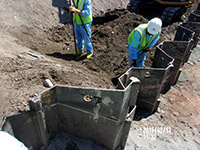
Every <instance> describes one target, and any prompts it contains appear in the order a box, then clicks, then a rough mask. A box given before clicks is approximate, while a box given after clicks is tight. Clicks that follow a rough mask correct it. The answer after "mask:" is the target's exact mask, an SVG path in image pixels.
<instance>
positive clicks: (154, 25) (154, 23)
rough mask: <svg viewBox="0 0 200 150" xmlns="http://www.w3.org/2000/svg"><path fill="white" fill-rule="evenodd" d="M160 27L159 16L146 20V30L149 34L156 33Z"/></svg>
mask: <svg viewBox="0 0 200 150" xmlns="http://www.w3.org/2000/svg"><path fill="white" fill-rule="evenodd" d="M161 28H162V21H161V19H160V18H157V17H156V18H153V19H151V20H150V21H149V22H148V26H147V31H148V32H149V33H150V34H153V35H156V34H157V33H158V32H160V31H161Z"/></svg>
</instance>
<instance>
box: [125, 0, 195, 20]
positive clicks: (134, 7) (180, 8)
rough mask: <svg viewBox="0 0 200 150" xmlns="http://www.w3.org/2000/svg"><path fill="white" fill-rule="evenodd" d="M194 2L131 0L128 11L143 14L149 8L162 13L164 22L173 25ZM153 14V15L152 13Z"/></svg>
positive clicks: (188, 0) (181, 0) (179, 0)
mask: <svg viewBox="0 0 200 150" xmlns="http://www.w3.org/2000/svg"><path fill="white" fill-rule="evenodd" d="M193 2H194V0H151V1H149V0H130V2H129V4H128V6H127V9H128V10H129V11H130V12H134V13H141V11H145V10H146V9H148V8H151V9H154V10H157V11H159V12H161V16H159V17H160V18H161V19H162V21H163V22H165V23H172V22H173V21H174V20H176V19H177V18H180V16H181V15H182V14H183V13H184V12H185V11H186V9H187V6H188V5H190V4H192V3H193ZM150 14H151V13H150Z"/></svg>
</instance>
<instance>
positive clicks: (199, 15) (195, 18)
mask: <svg viewBox="0 0 200 150" xmlns="http://www.w3.org/2000/svg"><path fill="white" fill-rule="evenodd" d="M188 21H189V22H200V10H195V11H193V12H191V13H190V16H189V19H188Z"/></svg>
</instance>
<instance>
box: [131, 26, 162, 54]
mask: <svg viewBox="0 0 200 150" xmlns="http://www.w3.org/2000/svg"><path fill="white" fill-rule="evenodd" d="M146 30H147V24H141V25H139V26H138V27H137V28H135V29H134V30H133V31H132V32H131V33H130V35H129V37H128V43H129V44H131V42H132V40H133V36H134V32H135V31H138V32H139V33H140V35H141V39H140V44H139V47H138V51H140V50H141V49H145V48H147V47H148V46H149V45H150V44H151V42H152V41H153V40H154V39H156V38H157V36H158V35H159V32H158V33H157V34H156V35H152V37H151V39H150V41H149V42H148V43H147V33H146Z"/></svg>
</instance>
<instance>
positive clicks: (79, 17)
mask: <svg viewBox="0 0 200 150" xmlns="http://www.w3.org/2000/svg"><path fill="white" fill-rule="evenodd" d="M73 2H74V5H75V6H74V7H73V6H70V7H69V11H70V12H74V16H73V22H74V32H75V36H76V39H77V43H76V45H77V54H76V53H75V54H74V55H81V54H82V53H83V49H84V43H85V48H86V52H87V58H88V59H89V58H90V57H91V56H92V55H93V46H92V43H91V40H90V37H91V28H90V27H91V25H92V5H91V0H74V1H73ZM82 22H83V23H82ZM84 26H85V27H84ZM86 30H87V31H86ZM88 35H89V36H88Z"/></svg>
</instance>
